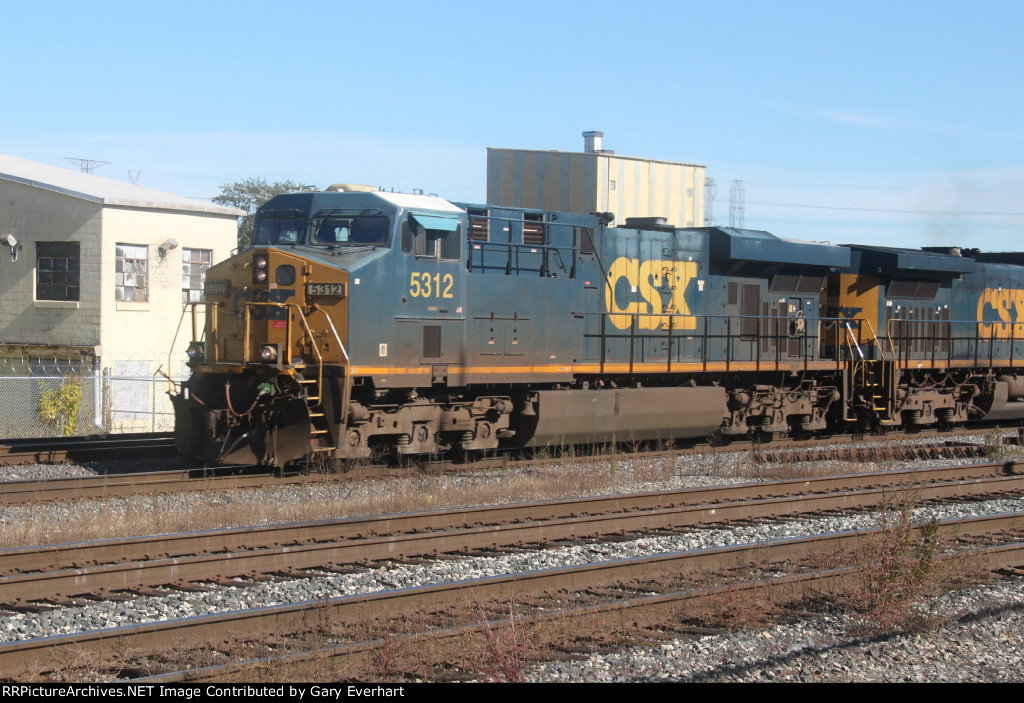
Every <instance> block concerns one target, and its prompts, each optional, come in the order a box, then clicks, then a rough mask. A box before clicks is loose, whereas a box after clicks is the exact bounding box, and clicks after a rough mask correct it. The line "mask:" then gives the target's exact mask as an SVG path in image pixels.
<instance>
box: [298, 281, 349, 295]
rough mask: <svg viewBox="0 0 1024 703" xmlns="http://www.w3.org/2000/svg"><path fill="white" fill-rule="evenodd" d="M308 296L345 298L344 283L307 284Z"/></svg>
mask: <svg viewBox="0 0 1024 703" xmlns="http://www.w3.org/2000/svg"><path fill="white" fill-rule="evenodd" d="M306 295H308V296H319V297H326V298H344V297H345V284H344V283H307V284H306Z"/></svg>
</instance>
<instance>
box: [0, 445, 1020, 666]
mask: <svg viewBox="0 0 1024 703" xmlns="http://www.w3.org/2000/svg"><path fill="white" fill-rule="evenodd" d="M622 461H623V462H629V461H633V459H632V458H629V457H624V458H623V459H622ZM674 461H675V462H676V464H677V470H676V471H675V472H674V473H675V475H676V477H678V480H675V479H673V480H671V481H655V482H651V483H645V484H644V485H643V486H639V485H637V483H635V482H631V483H623V484H621V485H617V486H615V489H617V490H616V491H615V492H631V491H636V490H656V489H663V488H672V487H679V485H678V484H680V483H682V484H685V485H707V484H709V483H721V482H723V481H718V480H715V479H713V478H712V479H710V480H709V477H708V476H696V477H695V476H694V474H695V473H703V469H689V468H685V467H684V468H683V469H679V466H678V465H679V463H680V462H682V463H684V464H685V463H687V462H688V461H690V460H688V459H687V457H685V456H683V457H680V458H676V459H675V460H674ZM692 461H693V462H695V463H696V462H700V461H704V462H706V461H708V460H707V459H706V458H705V459H698V458H696V457H694V458H693V459H692ZM720 461H722V459H721V457H718V458H716V459H715V462H720ZM929 463H930V464H934V463H936V462H929ZM961 463H962V462H961ZM39 470H40V472H43V473H46V474H48V475H50V476H52V475H54V472H55V469H54V467H47V468H45V469H39ZM69 470H70V471H77V470H82V469H81V467H78V468H75V467H69ZM86 471H88V469H86ZM21 473H22V475H19V476H18V478H27V477H29V476H26V475H25V474H26V473H27V474H31V473H32V467H27V468H21ZM8 475H9V474H8ZM65 475H69V474H65ZM79 475H80V474H79ZM9 480H10V479H9ZM393 480H403V479H393ZM409 480H414V481H421V482H429V483H431V484H436V485H431V486H430V488H429V489H427V488H424V490H429V491H430V494H431V495H436V496H452V495H455V494H456V493H457V491H456V490H455V488H452V487H451V485H450V484H456V483H458V482H459V481H460V480H465V479H458V478H454V477H444V476H438V477H426V478H424V477H415V478H414V479H409ZM473 480H475V481H479V480H482V479H481V478H480V477H476V478H474V479H473ZM496 480H501V477H500V476H499V477H497V479H496ZM738 480H743V479H736V478H734V479H731V480H730V481H729V482H734V481H738ZM446 482H450V483H446ZM667 484H673V485H667ZM335 489H336V487H334V488H333V489H332V488H325V489H324V490H335ZM268 490H269V489H268ZM272 490H273V491H274V493H273V495H268V496H265V499H266V500H274V501H280V500H288V499H293V500H309V490H310V489H309V487H305V488H303V489H302V490H297V489H291V488H286V487H279V488H275V489H272ZM346 490H364V488H361V487H358V486H357V487H355V488H352V487H349V488H348V489H346ZM365 490H379V488H365ZM402 490H408V488H407V487H406V488H403V489H402ZM292 493H294V497H293V498H288V496H289V495H291V494H292ZM200 495H202V500H203V501H205V502H207V503H209V502H211V501H224V502H226V503H229V502H231V501H233V500H238V499H239V498H238V495H245V496H250V493H244V494H243V493H238V494H235V493H234V492H224V495H220V494H217V496H211V495H210V494H200ZM250 499H251V498H250V497H246V498H245V500H250ZM132 500H148V501H155V502H156V503H160V504H161V505H159V506H157V507H156V508H155V509H158V510H168V509H174V510H179V511H186V512H187V511H188V509H189V508H188V505H187V503H188V501H193V500H197V498H196V496H195V495H190V494H173V495H168V496H158V497H140V498H137V499H132ZM165 502H166V503H167V504H165ZM438 502H440V501H438ZM82 503H96V504H98V505H100V504H103V502H102V501H88V502H82ZM182 503H184V504H182ZM169 504H174V505H173V507H172V506H170V505H169ZM430 507H444V506H442V505H439V504H434V505H432V506H430ZM82 509H86V510H87V509H88V508H86V507H84V506H83V505H82V504H79V503H74V504H59V503H52V504H46V505H38V506H32V507H30V508H25V507H19V506H13V507H5V508H0V522H3V521H9V520H18V519H23V517H24V515H23V514H21V513H19V511H22V510H31V511H34V515H33V519H36V520H39V519H45V520H76V519H81V518H80V517H77V516H76V515H77V513H76V512H75V511H78V510H82ZM125 509H126V510H132V509H133V508H131V507H130V506H128V505H126V506H125ZM149 509H154V506H153V505H150V508H149ZM40 510H42V511H43V513H44V514H45V515H40V514H39V511H40ZM1021 510H1024V499H1018V500H1010V499H1006V500H996V501H986V502H984V503H965V504H956V505H947V506H941V507H931V508H926V509H923V511H922V513H921V517H922V519H927V518H929V517H938V518H939V519H948V518H953V517H965V516H968V515H976V514H989V513H993V512H1010V511H1021ZM876 524H877V517H875V516H873V515H870V514H862V515H851V516H841V517H827V518H814V519H798V520H792V521H789V522H786V523H778V524H766V525H755V526H744V527H737V528H731V529H714V530H702V531H696V532H693V533H689V534H684V535H674V536H657V537H644V538H640V539H635V540H630V541H627V542H617V543H601V544H587V545H576V546H571V547H560V548H557V549H548V550H540V551H530V552H523V553H517V554H511V555H502V556H494V557H473V558H465V559H454V560H446V561H442V562H436V563H428V564H422V565H414V566H413V565H400V566H385V567H381V568H377V569H374V570H367V571H363V572H359V573H354V574H345V575H338V574H330V575H324V576H319V577H315V578H309V579H296V580H289V581H280V582H274V583H261V584H257V585H242V586H238V587H225V588H219V589H217V590H215V591H209V592H200V593H184V592H172V593H169V594H168V595H165V596H159V597H157V596H145V597H137V598H131V599H129V600H125V601H119V602H118V601H104V602H97V603H93V604H89V605H86V606H81V607H68V608H60V609H56V610H52V611H49V612H43V613H18V614H15V615H9V616H4V617H0V641H5V642H11V641H17V640H24V639H29V638H35V637H42V636H47V635H57V634H67V633H73V632H80V631H84V630H93V629H101V628H109V627H119V626H127V625H135V624H140V623H145V622H155V621H163V620H170V619H175V618H182V617H191V616H195V615H201V614H206V613H217V612H225V611H229V610H236V609H246V608H254V607H260V606H268V605H277V604H282V603H295V602H302V601H321V600H323V599H325V598H333V597H338V596H346V595H354V594H361V593H369V592H373V591H379V590H386V589H389V588H403V587H411V586H419V585H428V584H431V583H438V582H444V581H454V580H465V579H473V578H481V577H487V576H493V575H500V574H507V573H518V572H523V571H531V570H537V569H546V568H556V567H560V566H567V565H572V564H584V563H594V562H598V561H605V560H611V559H621V558H629V557H634V556H641V555H649V554H657V553H666V552H676V551H686V550H694V549H707V548H711V547H720V546H730V545H738V544H745V543H750V542H760V541H766V540H772V539H785V538H790V537H797V536H803V535H807V534H818V533H823V532H841V531H848V530H855V529H864V528H867V527H873V526H875V525H876ZM1022 607H1024V579H1015V580H1007V581H1005V582H1000V583H996V584H993V585H990V586H987V587H984V588H978V589H973V590H971V591H965V592H962V593H957V594H952V595H949V596H946V597H944V598H942V599H938V600H937V601H936V602H935V603H933V604H932V605H931V606H930V612H931V614H934V615H937V616H939V617H941V618H942V622H945V623H947V624H946V625H945V626H944V627H942V628H941V629H939V630H937V631H935V632H926V633H919V634H915V635H908V636H890V637H887V638H876V639H868V638H864V637H863V636H857V635H856V634H852V633H855V632H856V631H857V628H856V622H855V621H854V620H851V617H849V616H844V615H822V616H813V617H808V618H805V619H802V620H801V621H800V622H798V623H796V624H785V625H775V626H772V627H768V628H766V629H763V630H757V631H737V632H730V633H725V634H714V635H707V636H704V637H699V638H695V639H685V640H682V639H675V640H670V641H668V642H665V643H663V644H661V645H660V646H658V647H646V648H632V649H628V650H624V651H620V652H614V653H603V654H595V655H591V656H587V657H584V658H581V659H579V660H576V661H562V662H550V663H545V664H540V665H537V666H534V667H532V668H531V669H530V671H529V678H530V679H531V680H534V681H565V682H570V681H620V682H621V681H1019V680H1021V678H1022V673H1021V667H1020V658H1021V655H1020V654H1019V653H1018V652H1019V650H1020V648H1021V647H1020V645H1021V633H1022V632H1024V628H1022V627H1021V625H1022V622H1021V614H1022V612H1021V609H1022Z"/></svg>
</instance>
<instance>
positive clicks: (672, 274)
mask: <svg viewBox="0 0 1024 703" xmlns="http://www.w3.org/2000/svg"><path fill="white" fill-rule="evenodd" d="M696 276H697V262H695V261H658V260H648V261H642V262H641V261H639V260H637V259H627V258H625V257H621V258H618V259H616V260H615V261H614V262H612V265H611V267H610V268H609V269H608V285H607V286H606V287H605V293H604V295H605V304H606V306H607V308H608V319H609V320H610V321H611V323H612V324H613V325H614V326H615V327H618V328H619V329H620V330H626V329H629V328H630V326H631V325H632V324H633V319H634V316H635V317H636V326H637V329H641V330H656V329H664V330H667V329H670V326H671V329H674V330H692V329H696V327H697V318H695V317H694V316H693V315H690V307H689V306H688V305H687V304H686V287H687V286H688V285H689V284H690V281H691V280H692V279H693V278H695V277H696ZM637 298H639V299H637ZM620 300H621V301H622V302H624V303H625V305H621V306H620V304H619V303H620ZM626 300H628V301H629V302H625V301H626Z"/></svg>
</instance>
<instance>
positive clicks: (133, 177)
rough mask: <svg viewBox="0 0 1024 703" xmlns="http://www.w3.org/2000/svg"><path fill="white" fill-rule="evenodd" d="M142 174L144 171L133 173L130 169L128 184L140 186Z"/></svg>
mask: <svg viewBox="0 0 1024 703" xmlns="http://www.w3.org/2000/svg"><path fill="white" fill-rule="evenodd" d="M141 174H142V171H133V170H131V169H128V182H129V183H131V184H132V185H133V186H137V185H139V176H140V175H141Z"/></svg>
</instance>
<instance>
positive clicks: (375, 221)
mask: <svg viewBox="0 0 1024 703" xmlns="http://www.w3.org/2000/svg"><path fill="white" fill-rule="evenodd" d="M389 230H390V227H389V223H388V218H387V217H384V216H383V215H355V216H351V217H349V216H338V215H331V216H329V217H323V218H319V219H317V220H314V222H313V241H312V242H311V243H312V244H329V245H331V246H367V245H378V244H387V242H388V231H389Z"/></svg>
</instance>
